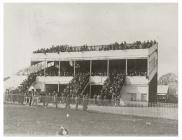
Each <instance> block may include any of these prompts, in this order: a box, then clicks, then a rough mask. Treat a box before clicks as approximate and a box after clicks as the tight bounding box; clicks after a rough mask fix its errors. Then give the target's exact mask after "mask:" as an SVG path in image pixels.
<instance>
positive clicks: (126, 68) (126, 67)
mask: <svg viewBox="0 0 182 140" xmlns="http://www.w3.org/2000/svg"><path fill="white" fill-rule="evenodd" d="M125 73H126V75H128V59H126V65H125Z"/></svg>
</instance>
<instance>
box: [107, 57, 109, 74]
mask: <svg viewBox="0 0 182 140" xmlns="http://www.w3.org/2000/svg"><path fill="white" fill-rule="evenodd" d="M107 76H109V60H107Z"/></svg>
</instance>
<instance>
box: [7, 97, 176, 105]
mask: <svg viewBox="0 0 182 140" xmlns="http://www.w3.org/2000/svg"><path fill="white" fill-rule="evenodd" d="M83 101H85V102H86V103H87V105H96V106H118V107H156V108H157V107H161V108H178V104H175V103H162V102H146V101H143V102H142V101H120V100H117V99H113V100H112V99H91V98H89V99H88V98H75V97H74V98H73V97H70V98H66V97H56V96H43V95H37V96H26V95H20V94H6V95H5V96H4V103H11V104H29V105H41V104H42V105H44V104H46V103H47V104H49V103H50V104H51V103H52V104H66V103H67V102H68V104H79V105H82V104H83Z"/></svg>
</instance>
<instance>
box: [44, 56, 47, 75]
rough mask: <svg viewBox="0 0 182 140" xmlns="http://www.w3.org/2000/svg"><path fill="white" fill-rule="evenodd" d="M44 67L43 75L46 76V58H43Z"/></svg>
mask: <svg viewBox="0 0 182 140" xmlns="http://www.w3.org/2000/svg"><path fill="white" fill-rule="evenodd" d="M44 62H45V67H44V77H45V76H46V67H47V60H46V59H45V61H44Z"/></svg>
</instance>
